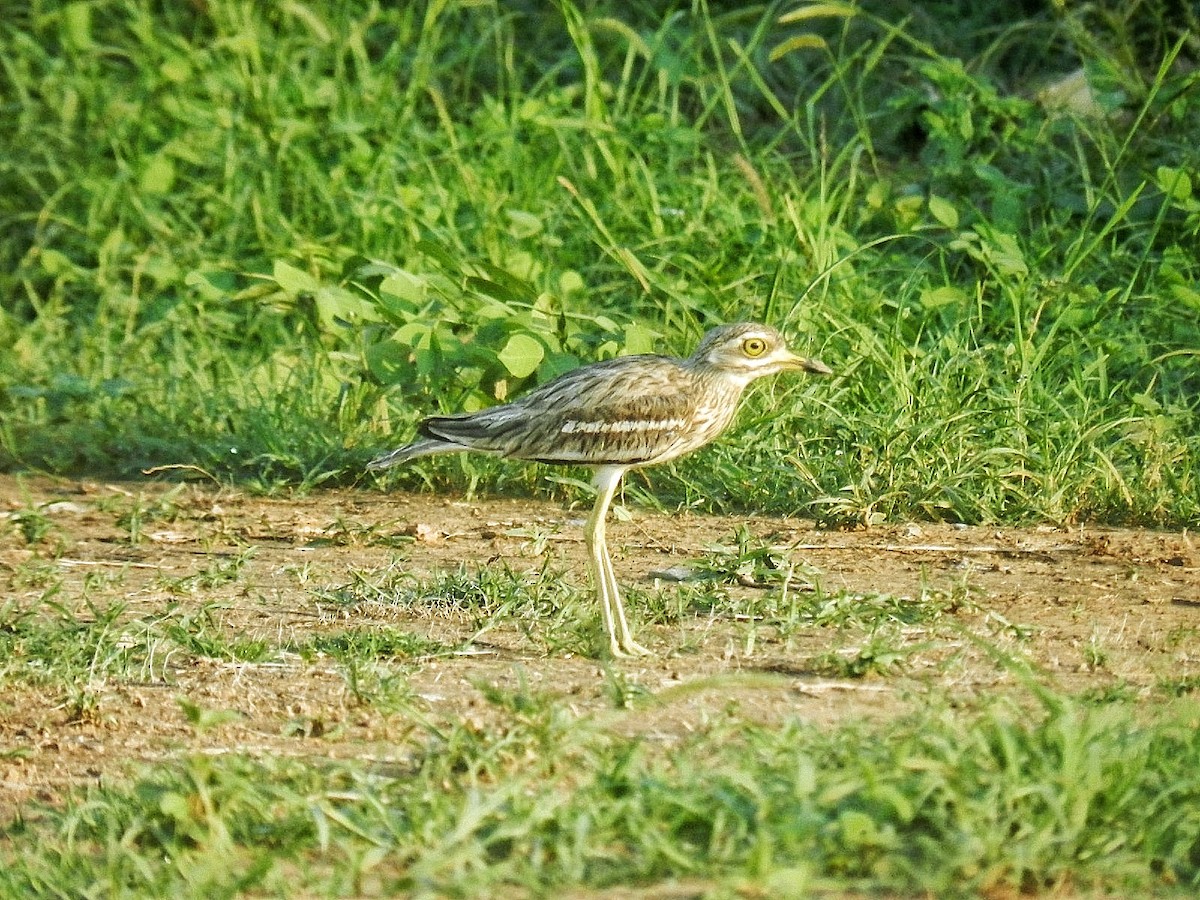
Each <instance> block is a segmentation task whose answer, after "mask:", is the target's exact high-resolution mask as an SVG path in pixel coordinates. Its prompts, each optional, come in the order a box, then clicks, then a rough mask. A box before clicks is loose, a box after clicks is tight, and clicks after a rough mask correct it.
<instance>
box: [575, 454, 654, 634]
mask: <svg viewBox="0 0 1200 900" xmlns="http://www.w3.org/2000/svg"><path fill="white" fill-rule="evenodd" d="M624 474H625V468H624V467H623V466H605V467H603V468H600V469H598V470H597V471H596V477H595V479H594V481H593V483H594V484H595V486H596V505H595V506H593V507H592V514H591V515H590V516H588V520H587V524H586V525H584V531H583V537H584V542H585V543H586V544H587V549H588V562H589V564H590V568H591V570H592V578H593V580H594V581H595V583H596V596H597V598H598V599H599V600H600V614H601V616H603V618H604V627H605V628H606V629H607V630H608V645H609V650H610V651H611V652H612V655H613V656H644V655H646V654H649V653H650V652H651V651H649V650H647V649H646V648H645V647H643V646H642V645H641V644H639V643H638V642H637V641H635V640H634V639H633V633H632V632H631V631H630V630H629V623H628V622H627V621H626V619H625V607H624V605H623V604H622V603H621V593H620V590H619V589H618V588H617V576H616V573H615V572H614V571H613V567H612V560H611V559H610V558H609V555H608V542H607V540H606V539H605V519H606V517H607V516H608V507H609V504H610V503H612V498H613V494H615V493H616V491H617V485H619V484H620V483H621V476H622V475H624Z"/></svg>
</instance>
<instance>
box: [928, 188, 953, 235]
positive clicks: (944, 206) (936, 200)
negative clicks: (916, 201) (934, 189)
mask: <svg viewBox="0 0 1200 900" xmlns="http://www.w3.org/2000/svg"><path fill="white" fill-rule="evenodd" d="M929 214H930V215H931V216H933V217H934V218H935V219H937V220H938V221H939V222H940V223H941V224H943V225H945V226H946V227H947V228H957V227H958V210H957V209H955V208H954V204H952V203H951V202H950V201H949V200H946V199H945V198H943V197H939V196H938V195H937V194H930V195H929Z"/></svg>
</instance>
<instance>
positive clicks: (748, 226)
mask: <svg viewBox="0 0 1200 900" xmlns="http://www.w3.org/2000/svg"><path fill="white" fill-rule="evenodd" d="M1196 15H1197V14H1196V10H1195V8H1194V6H1192V5H1191V4H1188V3H1182V2H1179V3H1175V2H1169V0H1145V2H1138V3H1133V4H1127V3H1126V4H1120V3H1075V2H1068V0H1062V2H1058V3H1050V4H1042V3H1034V2H1027V3H1018V4H1006V5H1005V6H1004V7H1003V9H1002V10H1001V9H999V8H996V7H994V6H993V5H982V4H975V3H969V2H950V0H944V2H933V3H913V4H908V3H899V4H896V3H862V4H850V3H838V2H835V3H777V4H765V5H763V4H750V5H747V4H741V3H720V2H695V3H666V4H658V3H629V4H624V3H622V4H616V3H605V2H592V3H586V4H579V5H576V4H573V3H561V4H554V3H537V2H511V3H496V2H450V0H437V2H430V3H415V4H400V5H399V6H398V7H396V8H392V7H385V6H380V5H378V4H370V3H346V4H337V5H334V6H325V7H322V6H318V5H308V4H302V3H278V4H247V3H237V2H197V3H183V4H167V5H165V6H162V7H159V6H157V5H155V4H149V3H140V2H127V0H112V2H78V3H58V2H34V3H30V4H8V5H7V7H6V10H5V15H4V22H3V25H2V26H0V28H2V31H0V34H2V41H3V45H2V49H3V57H2V62H0V101H2V103H3V108H4V114H5V121H6V123H7V125H6V129H5V134H4V138H3V140H4V142H5V144H6V151H5V153H4V155H3V159H2V160H0V188H2V189H0V223H2V224H3V227H2V229H0V300H2V303H3V307H2V311H0V348H2V349H3V353H2V354H0V417H2V418H0V421H2V423H3V424H2V426H0V466H3V467H4V468H6V469H10V470H11V469H42V470H49V471H53V472H63V473H66V472H83V471H92V472H99V471H109V472H114V471H115V472H121V473H126V474H133V473H136V472H138V471H139V470H142V469H144V468H147V467H150V466H153V465H164V464H190V465H197V466H200V467H202V468H204V469H207V470H208V471H209V472H211V473H214V474H216V475H218V476H220V477H233V478H236V479H238V480H239V481H241V482H243V483H248V484H251V485H258V486H260V487H262V488H263V489H271V488H274V487H278V486H283V485H301V486H311V485H315V484H318V483H329V482H331V481H332V482H347V481H355V480H358V479H360V478H361V477H362V476H361V470H362V465H363V463H364V461H365V460H366V459H368V458H369V457H370V456H371V455H372V454H373V453H375V452H376V451H378V450H379V449H381V448H382V447H384V446H387V445H390V444H393V443H395V442H396V441H398V440H401V439H403V437H405V436H406V435H407V434H408V433H409V431H410V428H411V425H412V424H413V423H414V422H415V421H416V419H417V418H419V417H420V416H421V415H423V414H428V413H430V412H432V411H437V410H453V409H460V408H471V407H474V406H479V405H483V404H487V403H492V402H495V401H496V400H497V399H501V398H503V397H505V396H509V395H511V394H513V393H515V392H517V391H519V390H521V389H523V388H526V387H528V386H529V385H530V384H532V383H534V382H537V381H540V380H544V379H546V378H549V377H551V376H552V375H554V374H555V373H557V372H559V371H561V370H563V369H564V368H567V367H570V366H573V365H576V364H577V363H579V362H581V361H587V360H591V359H595V358H597V357H604V356H611V355H615V354H619V353H628V352H645V351H648V350H656V351H660V352H671V353H681V354H686V353H687V352H689V351H690V349H691V347H692V346H693V344H694V343H695V341H696V340H697V338H698V336H699V335H700V334H701V333H702V332H703V331H704V329H705V328H707V327H708V326H711V325H712V324H714V323H717V322H723V321H730V320H739V319H764V320H769V321H770V322H772V323H773V324H776V325H778V326H780V327H781V328H783V329H784V330H785V331H786V332H787V333H788V334H789V335H791V336H792V338H793V340H794V341H796V342H797V343H798V344H799V345H800V347H801V348H802V349H803V350H806V351H811V352H813V353H816V354H819V355H820V356H821V357H823V358H825V359H826V361H828V362H830V363H831V364H832V365H834V366H835V368H837V370H838V372H839V375H840V377H839V378H838V379H837V380H836V381H835V382H834V383H832V385H831V384H830V383H829V382H824V383H822V384H821V385H820V386H819V387H814V386H812V385H808V384H804V383H799V382H796V383H792V382H789V383H781V384H780V385H778V386H776V387H774V388H773V389H763V390H760V391H759V392H758V393H757V395H756V398H755V400H754V401H753V402H752V403H751V405H750V410H749V411H748V412H747V413H745V414H744V415H743V417H742V418H741V419H740V420H739V421H740V426H739V427H740V432H739V433H737V434H735V435H733V436H732V437H731V438H730V439H729V440H727V441H725V442H724V444H723V446H719V447H715V448H712V449H711V450H709V451H707V452H706V453H704V454H703V455H702V456H700V457H698V458H695V459H693V460H691V461H689V463H688V464H687V466H686V470H685V469H684V468H683V467H676V468H674V469H672V470H669V471H666V472H664V473H663V474H661V475H656V476H654V482H653V483H654V488H653V491H652V492H642V494H641V496H642V499H644V500H648V501H649V500H651V499H652V497H653V498H657V499H658V500H659V501H660V502H663V503H667V504H671V505H675V504H679V503H683V504H688V505H694V506H700V507H706V508H717V509H723V508H730V507H735V506H736V507H750V508H757V509H760V510H763V511H768V512H775V513H803V514H806V515H815V516H817V517H819V518H822V519H825V520H829V521H851V522H853V521H878V520H881V519H896V518H934V519H945V520H953V521H966V522H983V521H1008V522H1012V521H1029V520H1036V521H1046V520H1050V521H1059V522H1065V521H1075V520H1089V521H1098V522H1113V523H1116V522H1123V523H1142V524H1158V525H1185V524H1195V523H1196V522H1197V521H1200V483H1198V480H1197V451H1198V447H1200V427H1198V422H1197V407H1198V404H1200V400H1198V398H1200V367H1198V366H1197V353H1198V352H1200V326H1198V324H1197V323H1198V320H1200V287H1198V282H1200V276H1198V272H1200V261H1198V256H1200V254H1198V252H1197V249H1198V247H1200V184H1198V183H1197V177H1198V176H1197V160H1198V148H1197V146H1196V141H1195V135H1196V134H1197V133H1200V100H1198V99H1197V88H1196V84H1197V77H1198V76H1197V71H1196V58H1197V47H1196V33H1197V22H1196ZM780 448H783V450H784V456H783V460H782V462H781V461H780ZM430 472H434V473H437V477H438V479H439V483H445V481H446V480H447V479H450V480H454V479H458V480H459V481H461V482H462V483H464V484H466V485H468V486H474V485H475V484H477V483H482V480H483V476H486V481H487V483H488V485H489V489H492V488H491V487H490V486H492V485H494V486H495V489H497V490H502V491H503V490H519V491H521V492H528V491H531V490H539V489H541V488H539V487H538V485H540V484H543V478H542V475H543V474H544V473H542V472H539V471H537V469H536V468H530V467H512V466H503V465H497V464H495V463H494V462H492V461H487V460H479V459H472V458H466V457H464V458H461V459H456V460H447V461H437V462H433V463H429V464H427V465H426V466H424V467H418V469H417V470H416V471H413V472H408V473H404V474H402V475H401V476H400V481H401V483H403V484H407V485H409V486H416V485H418V484H420V483H421V482H422V480H423V479H425V478H428V477H429V473H430ZM634 489H635V491H636V490H637V485H636V484H635V486H634Z"/></svg>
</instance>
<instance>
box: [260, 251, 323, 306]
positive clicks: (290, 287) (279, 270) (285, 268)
mask: <svg viewBox="0 0 1200 900" xmlns="http://www.w3.org/2000/svg"><path fill="white" fill-rule="evenodd" d="M271 274H272V276H273V277H274V279H275V283H276V284H278V285H279V287H280V288H282V289H283V291H284V293H287V294H290V295H292V296H293V297H294V296H295V295H297V294H312V293H314V292H315V291H316V290H317V288H318V287H320V286H321V284H320V282H319V281H317V279H315V278H313V276H311V275H309V274H308V273H307V272H305V271H303V270H301V269H297V268H296V267H295V266H292V265H289V264H287V263H285V262H284V261H283V260H278V259H277V260H276V261H275V266H274V268H273V270H272V273H271Z"/></svg>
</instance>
